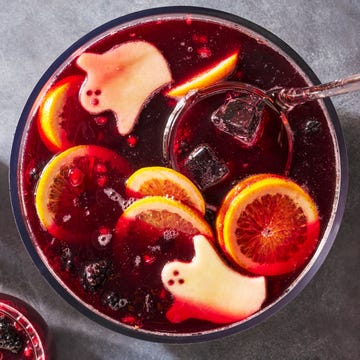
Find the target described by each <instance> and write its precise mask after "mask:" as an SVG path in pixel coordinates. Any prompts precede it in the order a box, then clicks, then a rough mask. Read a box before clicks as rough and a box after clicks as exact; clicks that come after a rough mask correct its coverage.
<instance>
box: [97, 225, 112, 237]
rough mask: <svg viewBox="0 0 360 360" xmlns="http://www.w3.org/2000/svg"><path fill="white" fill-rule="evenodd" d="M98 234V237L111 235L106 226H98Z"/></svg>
mask: <svg viewBox="0 0 360 360" xmlns="http://www.w3.org/2000/svg"><path fill="white" fill-rule="evenodd" d="M99 234H100V235H107V234H111V231H110V229H109V228H108V227H106V226H100V228H99Z"/></svg>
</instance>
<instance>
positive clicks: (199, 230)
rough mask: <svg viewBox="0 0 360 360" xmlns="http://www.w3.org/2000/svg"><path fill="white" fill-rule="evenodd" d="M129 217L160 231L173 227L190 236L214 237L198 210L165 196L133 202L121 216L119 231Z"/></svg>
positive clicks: (150, 197) (118, 225)
mask: <svg viewBox="0 0 360 360" xmlns="http://www.w3.org/2000/svg"><path fill="white" fill-rule="evenodd" d="M129 219H135V220H140V221H142V222H144V223H146V224H148V225H150V226H152V227H153V228H156V229H158V230H160V231H165V230H169V229H172V230H176V231H179V232H181V233H183V234H186V235H189V236H194V235H198V234H202V235H205V236H206V237H208V238H210V239H212V238H213V233H212V230H211V228H210V226H209V224H208V223H207V222H206V221H205V219H204V218H203V217H201V216H200V215H199V213H198V212H197V211H196V210H193V209H192V208H190V207H188V206H186V205H184V204H182V203H181V202H178V201H176V200H172V199H168V198H166V197H163V196H149V197H145V198H142V199H140V200H137V201H135V202H134V203H133V204H131V205H130V206H129V207H128V208H127V209H126V210H125V211H124V213H123V214H122V215H121V216H120V219H119V221H118V223H117V227H116V228H117V232H118V233H119V232H120V231H121V230H120V229H122V226H123V224H126V223H127V222H128V220H129Z"/></svg>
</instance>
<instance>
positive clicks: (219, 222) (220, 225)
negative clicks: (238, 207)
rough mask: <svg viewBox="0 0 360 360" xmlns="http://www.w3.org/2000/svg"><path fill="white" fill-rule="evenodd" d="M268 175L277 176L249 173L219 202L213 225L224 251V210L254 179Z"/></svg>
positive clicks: (267, 175)
mask: <svg viewBox="0 0 360 360" xmlns="http://www.w3.org/2000/svg"><path fill="white" fill-rule="evenodd" d="M268 177H278V175H276V174H256V175H251V176H249V177H247V178H245V179H243V180H241V181H240V182H239V183H238V184H236V185H235V186H234V187H233V188H232V189H231V190H230V191H229V192H228V193H227V194H226V196H225V198H224V200H223V201H222V203H221V206H220V208H219V210H218V213H217V215H216V221H215V227H216V235H217V240H218V242H219V245H220V246H221V248H222V249H223V250H224V251H226V249H225V248H224V237H223V230H224V218H225V215H226V212H227V211H228V209H229V206H230V205H231V203H232V201H233V200H234V199H235V197H236V196H237V195H238V194H239V193H240V192H241V191H242V190H244V189H245V188H246V187H247V186H249V185H250V184H252V183H253V182H255V181H258V180H261V179H265V178H268Z"/></svg>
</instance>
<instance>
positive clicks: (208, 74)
mask: <svg viewBox="0 0 360 360" xmlns="http://www.w3.org/2000/svg"><path fill="white" fill-rule="evenodd" d="M237 61H238V53H234V54H232V55H230V56H228V57H226V58H225V59H223V60H221V61H220V62H219V63H217V64H216V65H214V66H212V67H210V68H208V69H206V70H205V71H202V72H201V73H199V74H197V75H196V76H194V77H192V78H191V79H189V80H186V81H185V82H183V83H181V84H180V85H178V86H176V87H174V88H172V89H170V90H169V91H168V92H167V93H166V95H167V96H170V97H173V98H179V97H181V96H184V95H186V94H187V93H188V92H189V91H190V90H194V89H203V88H205V87H208V86H210V85H213V84H215V83H217V82H219V81H221V80H223V79H225V78H226V77H228V76H229V75H231V73H232V72H233V71H234V69H235V66H236V64H237Z"/></svg>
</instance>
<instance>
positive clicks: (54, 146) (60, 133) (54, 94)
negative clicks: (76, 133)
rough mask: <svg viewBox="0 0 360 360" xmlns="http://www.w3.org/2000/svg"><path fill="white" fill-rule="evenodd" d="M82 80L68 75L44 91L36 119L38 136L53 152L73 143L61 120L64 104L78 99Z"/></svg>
mask: <svg viewBox="0 0 360 360" xmlns="http://www.w3.org/2000/svg"><path fill="white" fill-rule="evenodd" d="M83 81H84V77H83V76H69V77H67V78H65V79H63V80H61V81H60V82H59V83H58V84H56V85H55V86H54V87H53V88H52V89H51V90H49V92H47V93H46V95H45V97H44V100H43V102H42V104H41V106H40V110H39V120H38V128H39V133H40V137H41V139H42V141H43V142H44V144H45V145H46V146H47V147H48V148H49V150H51V151H53V152H57V151H61V150H65V149H67V148H69V147H71V146H74V145H75V144H74V143H72V142H71V141H70V140H69V138H68V134H67V133H66V130H65V129H64V128H63V126H62V122H63V120H64V118H63V114H64V111H65V109H66V106H67V105H68V104H69V103H70V102H74V101H77V102H78V101H79V100H78V97H79V91H80V87H81V84H82V83H83ZM76 120H78V119H76Z"/></svg>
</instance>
